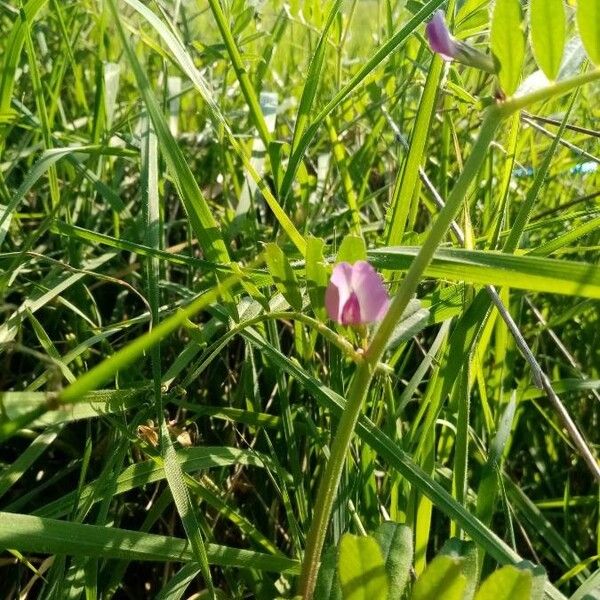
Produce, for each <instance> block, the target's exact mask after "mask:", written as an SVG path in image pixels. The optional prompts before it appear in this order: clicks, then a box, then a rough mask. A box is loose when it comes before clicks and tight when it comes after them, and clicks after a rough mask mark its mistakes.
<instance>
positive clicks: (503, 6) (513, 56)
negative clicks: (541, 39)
mask: <svg viewBox="0 0 600 600" xmlns="http://www.w3.org/2000/svg"><path fill="white" fill-rule="evenodd" d="M490 36H491V40H490V42H491V48H492V53H493V55H494V56H495V58H496V60H497V61H498V66H499V72H498V78H499V80H500V86H501V87H502V89H503V90H504V93H505V94H506V95H507V96H512V95H513V94H514V93H515V91H516V89H517V86H518V85H519V81H520V79H521V72H522V71H523V60H524V58H525V36H524V34H523V28H522V13H521V2H520V1H519V0H496V5H495V6H494V12H493V15H492V30H491V34H490Z"/></svg>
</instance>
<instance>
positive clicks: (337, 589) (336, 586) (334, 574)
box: [314, 546, 342, 600]
mask: <svg viewBox="0 0 600 600" xmlns="http://www.w3.org/2000/svg"><path fill="white" fill-rule="evenodd" d="M337 559H338V549H337V548H336V547H335V546H330V547H329V548H327V550H325V552H324V553H323V558H322V560H321V566H320V567H319V575H318V576H317V583H316V585H315V594H314V597H315V598H318V599H319V600H342V588H341V586H340V578H339V577H338V571H337Z"/></svg>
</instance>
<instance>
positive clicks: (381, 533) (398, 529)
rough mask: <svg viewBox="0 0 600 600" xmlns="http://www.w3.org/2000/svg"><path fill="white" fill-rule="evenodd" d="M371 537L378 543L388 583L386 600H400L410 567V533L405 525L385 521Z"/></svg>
mask: <svg viewBox="0 0 600 600" xmlns="http://www.w3.org/2000/svg"><path fill="white" fill-rule="evenodd" d="M373 537H374V538H375V539H376V540H377V541H378V542H379V546H380V548H381V552H382V554H383V561H384V563H385V570H386V573H387V576H388V579H389V582H390V586H389V594H388V600H400V598H402V594H403V592H404V588H405V587H406V584H407V583H408V580H409V577H410V569H411V566H412V560H413V541H412V531H411V529H410V527H408V526H407V525H401V524H400V523H394V522H393V521H386V522H385V523H382V524H381V525H380V526H379V527H378V528H377V531H375V533H374V534H373Z"/></svg>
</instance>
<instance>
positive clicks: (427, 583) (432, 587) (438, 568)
mask: <svg viewBox="0 0 600 600" xmlns="http://www.w3.org/2000/svg"><path fill="white" fill-rule="evenodd" d="M462 567H463V559H462V558H459V557H456V556H444V555H440V556H436V557H435V558H434V559H433V561H432V562H431V564H430V565H429V566H428V567H427V569H425V571H424V572H423V574H422V575H421V577H419V579H418V580H417V583H415V587H414V588H413V592H412V596H411V598H412V600H439V599H440V598H443V599H444V600H462V597H463V593H464V591H465V588H466V586H467V578H466V577H465V576H464V575H463V574H462Z"/></svg>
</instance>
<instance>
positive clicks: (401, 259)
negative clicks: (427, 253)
mask: <svg viewBox="0 0 600 600" xmlns="http://www.w3.org/2000/svg"><path fill="white" fill-rule="evenodd" d="M418 250H419V249H418V248H414V247H410V246H399V247H393V248H378V249H377V250H370V251H369V259H370V261H371V264H372V265H373V266H374V267H375V268H378V269H388V270H400V271H404V270H407V269H408V268H409V267H410V265H411V263H412V260H413V258H414V256H415V255H416V254H417V252H418ZM425 275H426V276H428V277H435V278H439V279H446V280H451V281H466V282H469V283H479V284H492V285H497V286H503V285H507V286H509V287H512V288H517V289H522V290H531V291H537V292H548V293H551V294H566V295H569V296H581V297H585V298H600V267H599V266H597V265H593V264H587V263H581V262H575V261H570V260H569V261H567V260H556V259H551V258H540V257H537V256H522V255H509V254H505V253H501V252H484V251H482V250H465V249H462V248H460V249H459V248H438V249H437V251H436V253H435V255H434V258H433V260H432V262H431V264H430V265H429V266H428V267H427V269H426V270H425Z"/></svg>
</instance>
